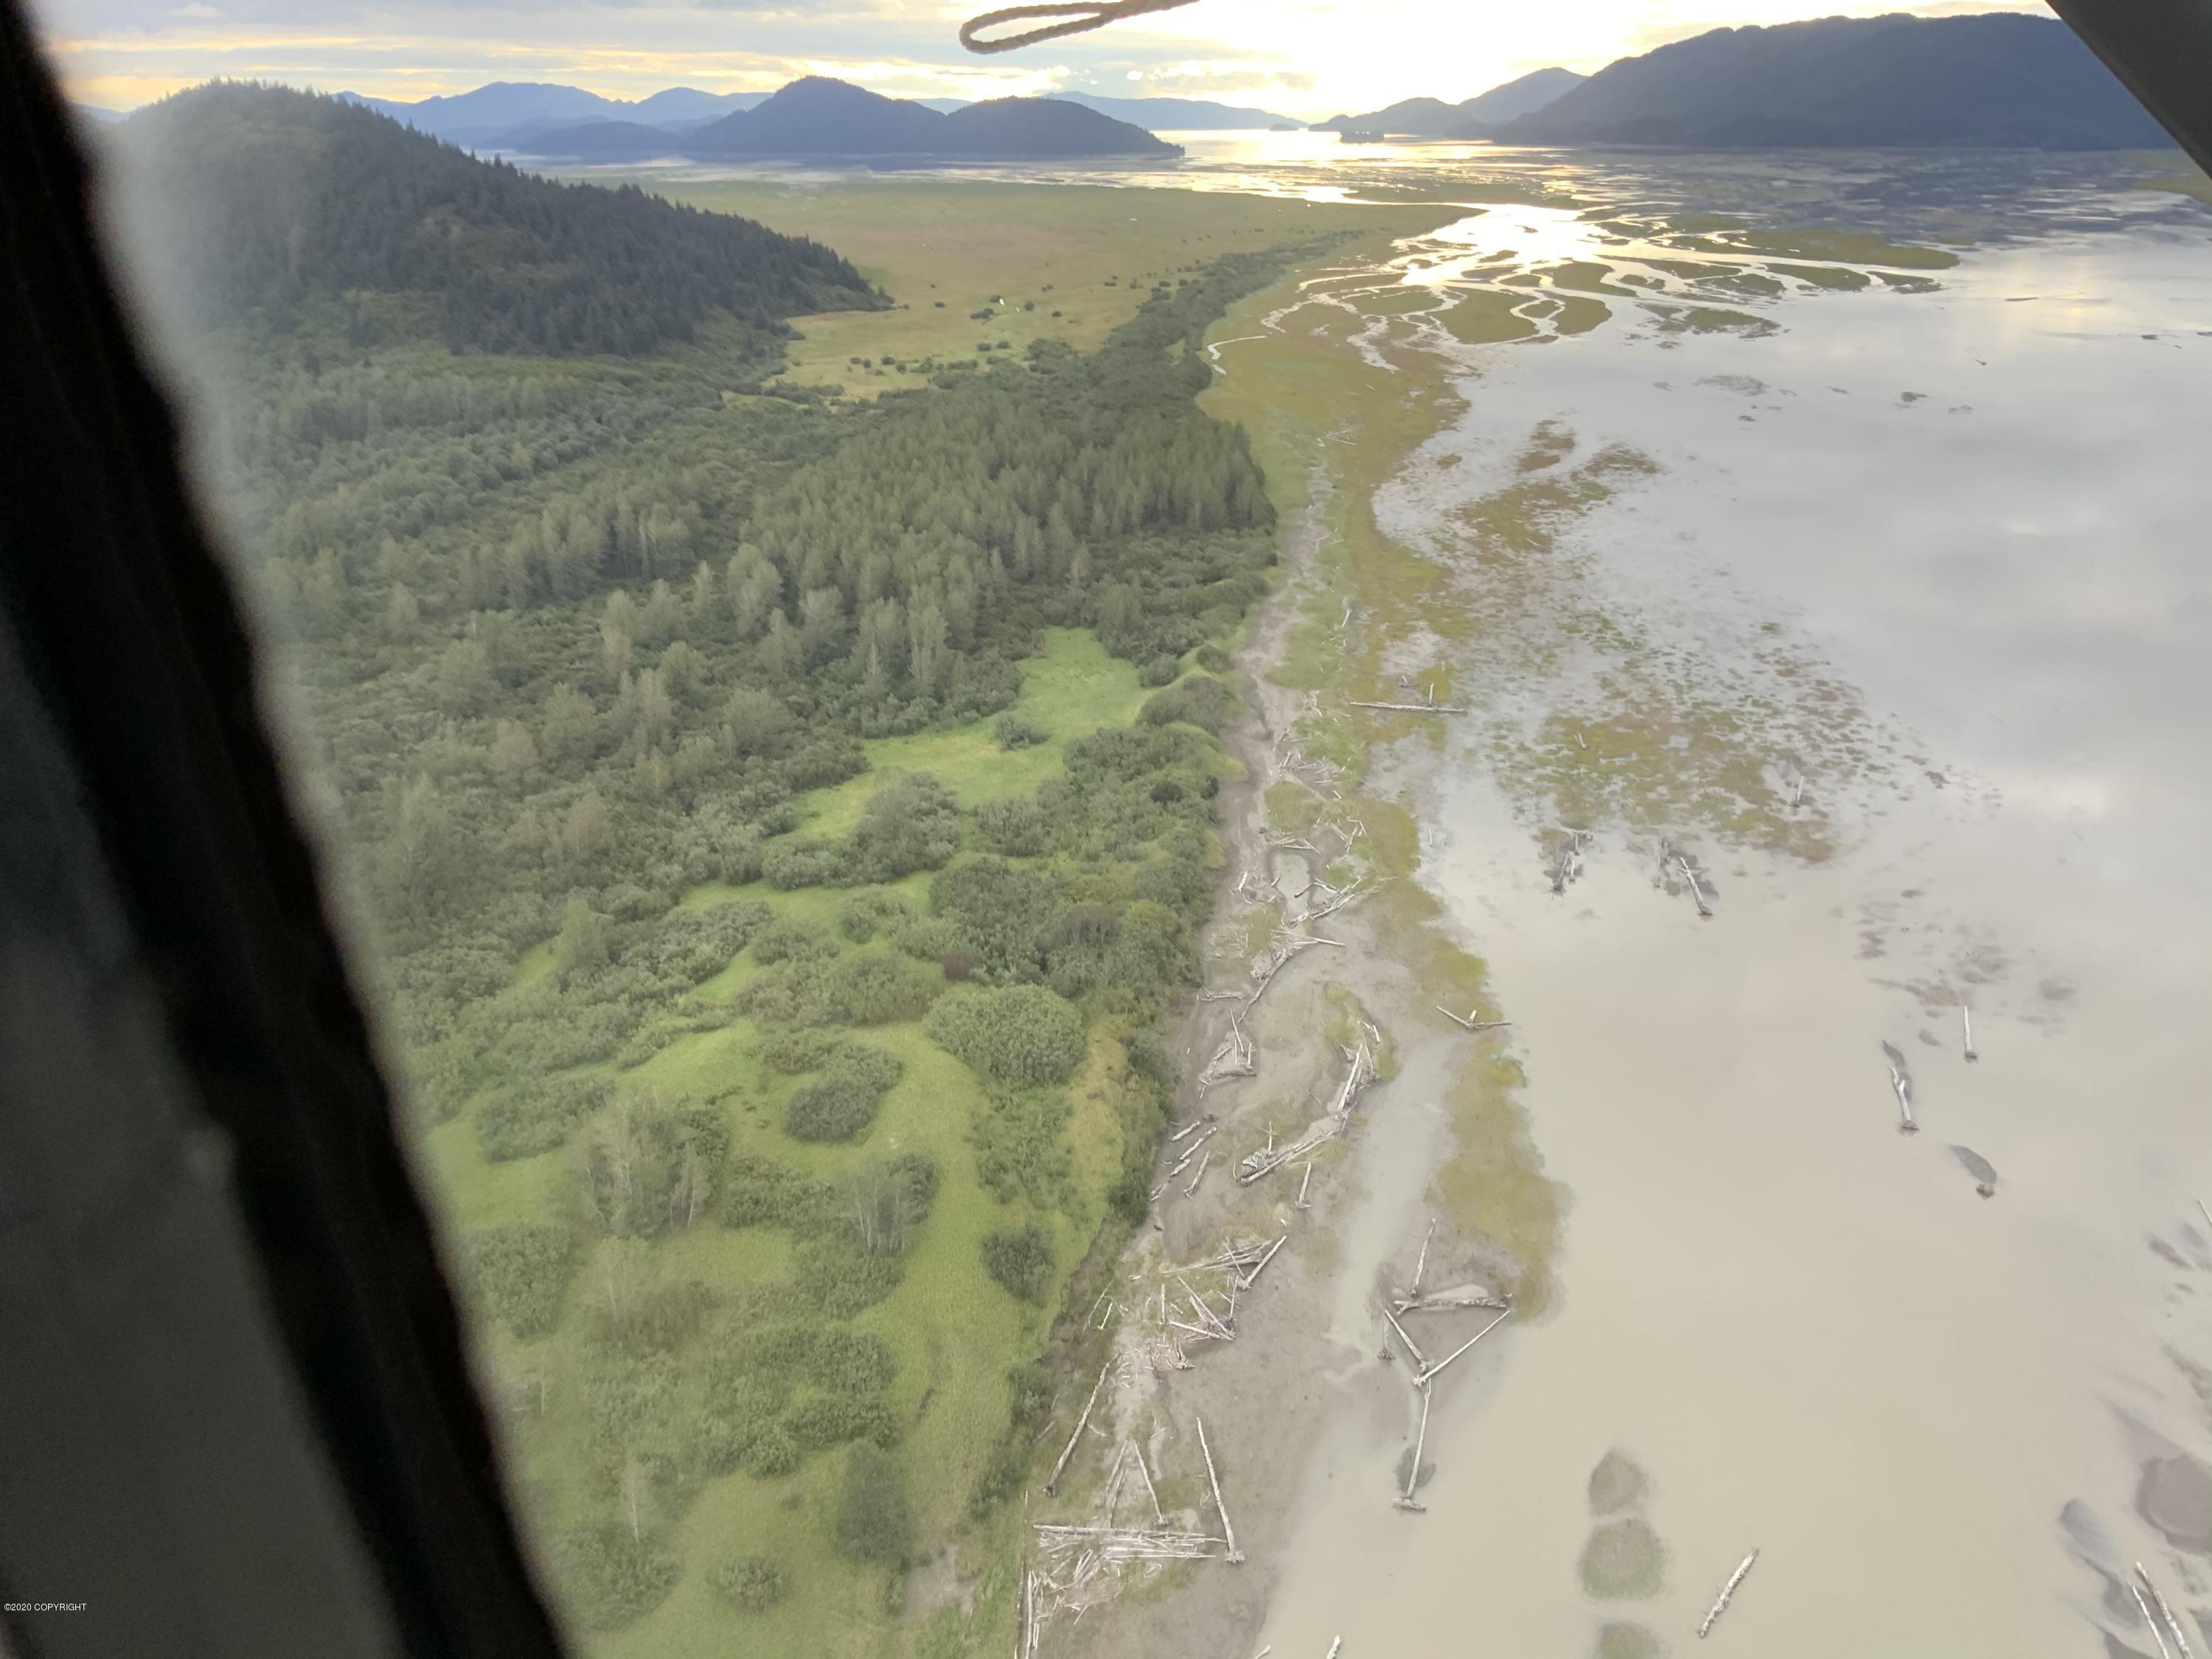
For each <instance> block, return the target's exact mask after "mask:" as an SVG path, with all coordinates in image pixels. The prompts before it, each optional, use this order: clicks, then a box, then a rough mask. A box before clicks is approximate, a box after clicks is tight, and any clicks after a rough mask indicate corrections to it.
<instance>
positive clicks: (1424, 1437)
mask: <svg viewBox="0 0 2212 1659" xmlns="http://www.w3.org/2000/svg"><path fill="white" fill-rule="evenodd" d="M1420 1395H1421V1431H1420V1433H1419V1436H1417V1437H1415V1439H1414V1441H1413V1467H1412V1468H1409V1469H1407V1471H1406V1490H1405V1491H1403V1492H1400V1493H1399V1494H1398V1497H1397V1499H1396V1506H1397V1507H1398V1508H1399V1509H1401V1510H1415V1511H1419V1510H1425V1509H1426V1508H1427V1507H1428V1505H1427V1504H1422V1503H1418V1502H1416V1501H1415V1499H1414V1498H1413V1492H1414V1489H1415V1488H1417V1487H1418V1486H1419V1485H1420V1484H1421V1454H1422V1452H1424V1451H1425V1450H1426V1449H1427V1448H1428V1443H1429V1391H1428V1389H1425V1388H1424V1389H1421V1390H1420Z"/></svg>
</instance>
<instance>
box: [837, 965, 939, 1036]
mask: <svg viewBox="0 0 2212 1659" xmlns="http://www.w3.org/2000/svg"><path fill="white" fill-rule="evenodd" d="M825 988H826V991H827V994H828V997H829V1010H830V1017H831V1018H834V1019H836V1020H839V1021H842V1023H843V1024H847V1025H895V1024H898V1023H899V1022H900V1021H902V1020H908V1019H919V1018H921V1016H922V1013H923V1012H924V1011H925V1010H926V1009H927V1008H928V1006H929V1005H930V1002H931V1000H933V998H934V997H935V996H936V994H937V988H938V987H937V986H936V984H935V982H934V981H933V980H932V979H931V978H930V976H929V975H928V974H927V972H926V971H925V970H923V969H920V968H917V967H916V966H915V964H914V963H910V962H907V961H903V960H902V959H901V958H899V957H894V956H887V955H885V954H884V953H883V952H882V951H870V952H867V953H866V954H864V955H858V956H851V957H846V958H845V959H844V960H843V961H842V962H840V963H837V964H836V967H834V968H833V969H830V971H829V978H828V981H827V985H826V987H825Z"/></svg>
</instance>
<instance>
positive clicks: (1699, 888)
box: [1674, 853, 1713, 921]
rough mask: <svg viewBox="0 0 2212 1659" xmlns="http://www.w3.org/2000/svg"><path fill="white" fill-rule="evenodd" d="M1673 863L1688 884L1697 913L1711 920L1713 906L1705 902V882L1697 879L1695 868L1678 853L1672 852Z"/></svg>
mask: <svg viewBox="0 0 2212 1659" xmlns="http://www.w3.org/2000/svg"><path fill="white" fill-rule="evenodd" d="M1674 864H1675V867H1676V868H1678V869H1679V870H1680V871H1681V872H1682V879H1683V880H1685V881H1686V882H1688V883H1689V884H1690V896H1691V897H1692V899H1694V900H1695V901H1697V906H1698V914H1699V915H1701V916H1703V917H1705V919H1706V920H1707V921H1711V919H1712V914H1713V907H1712V906H1711V905H1710V904H1708V903H1706V902H1705V884H1703V883H1702V882H1700V881H1699V879H1698V872H1697V871H1696V869H1695V868H1694V867H1693V866H1692V865H1691V863H1690V860H1688V859H1687V858H1686V857H1685V856H1684V855H1683V854H1680V853H1677V854H1674Z"/></svg>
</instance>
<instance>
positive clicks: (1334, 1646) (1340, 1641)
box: [1322, 1636, 1344, 1659]
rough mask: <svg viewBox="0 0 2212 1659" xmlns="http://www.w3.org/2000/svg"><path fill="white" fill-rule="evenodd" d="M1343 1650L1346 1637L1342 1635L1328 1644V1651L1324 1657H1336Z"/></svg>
mask: <svg viewBox="0 0 2212 1659" xmlns="http://www.w3.org/2000/svg"><path fill="white" fill-rule="evenodd" d="M1343 1651H1344V1638H1342V1637H1341V1636H1340V1637H1338V1638H1336V1640H1334V1642H1331V1643H1330V1644H1328V1652H1327V1653H1326V1654H1324V1655H1322V1659H1336V1656H1337V1655H1338V1654H1340V1653H1342V1652H1343Z"/></svg>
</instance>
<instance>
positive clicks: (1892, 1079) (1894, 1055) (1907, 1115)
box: [1881, 1042, 1920, 1135]
mask: <svg viewBox="0 0 2212 1659" xmlns="http://www.w3.org/2000/svg"><path fill="white" fill-rule="evenodd" d="M1881 1054H1882V1058H1883V1059H1885V1060H1887V1061H1888V1062H1889V1086H1890V1088H1891V1090H1892V1091H1893V1092H1894V1093H1895V1094H1896V1096H1897V1119H1898V1121H1897V1128H1898V1133H1900V1134H1908V1135H1914V1134H1918V1133H1920V1126H1919V1124H1917V1123H1916V1122H1914V1121H1913V1118H1912V1079H1911V1075H1910V1074H1909V1073H1907V1072H1906V1071H1905V1054H1904V1051H1903V1050H1902V1049H1900V1048H1899V1047H1898V1046H1897V1045H1896V1044H1895V1043H1893V1042H1885V1043H1883V1044H1882V1045H1881Z"/></svg>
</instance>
